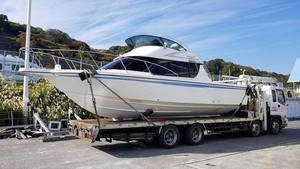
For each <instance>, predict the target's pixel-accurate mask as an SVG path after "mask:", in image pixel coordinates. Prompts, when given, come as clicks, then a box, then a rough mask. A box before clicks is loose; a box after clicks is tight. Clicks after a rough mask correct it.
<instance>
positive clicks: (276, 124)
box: [271, 119, 281, 134]
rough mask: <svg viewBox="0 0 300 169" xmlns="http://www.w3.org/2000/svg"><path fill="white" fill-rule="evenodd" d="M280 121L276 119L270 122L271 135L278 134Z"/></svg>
mask: <svg viewBox="0 0 300 169" xmlns="http://www.w3.org/2000/svg"><path fill="white" fill-rule="evenodd" d="M280 129H281V128H280V121H279V120H278V119H273V120H272V128H271V134H278V133H279V132H280Z"/></svg>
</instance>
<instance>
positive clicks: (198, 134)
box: [185, 124, 204, 145]
mask: <svg viewBox="0 0 300 169" xmlns="http://www.w3.org/2000/svg"><path fill="white" fill-rule="evenodd" d="M203 138H204V130H203V127H202V126H201V124H193V125H190V126H188V128H187V129H186V130H185V141H186V142H187V143H188V144H190V145H198V144H200V143H201V142H202V141H203Z"/></svg>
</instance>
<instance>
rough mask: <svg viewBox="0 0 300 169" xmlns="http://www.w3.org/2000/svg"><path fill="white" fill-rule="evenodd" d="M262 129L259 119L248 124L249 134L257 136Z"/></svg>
mask: <svg viewBox="0 0 300 169" xmlns="http://www.w3.org/2000/svg"><path fill="white" fill-rule="evenodd" d="M261 131H262V129H261V124H260V122H259V121H253V122H252V124H251V125H250V136H252V137H257V136H259V135H260V133H261Z"/></svg>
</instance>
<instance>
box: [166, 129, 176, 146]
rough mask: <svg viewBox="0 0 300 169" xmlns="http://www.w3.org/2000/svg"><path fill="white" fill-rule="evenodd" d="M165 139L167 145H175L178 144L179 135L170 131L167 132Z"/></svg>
mask: <svg viewBox="0 0 300 169" xmlns="http://www.w3.org/2000/svg"><path fill="white" fill-rule="evenodd" d="M164 138H165V142H166V144H168V145H173V144H175V143H176V140H177V134H176V132H175V131H174V130H172V129H169V130H167V131H166V133H165V135H164Z"/></svg>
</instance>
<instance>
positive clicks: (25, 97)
mask: <svg viewBox="0 0 300 169" xmlns="http://www.w3.org/2000/svg"><path fill="white" fill-rule="evenodd" d="M30 19H31V0H28V6H27V27H26V45H25V65H24V68H25V69H26V68H29V54H30V53H29V52H30V28H31V24H30ZM28 103H29V98H28V76H24V82H23V117H24V119H25V124H27V120H28Z"/></svg>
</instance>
